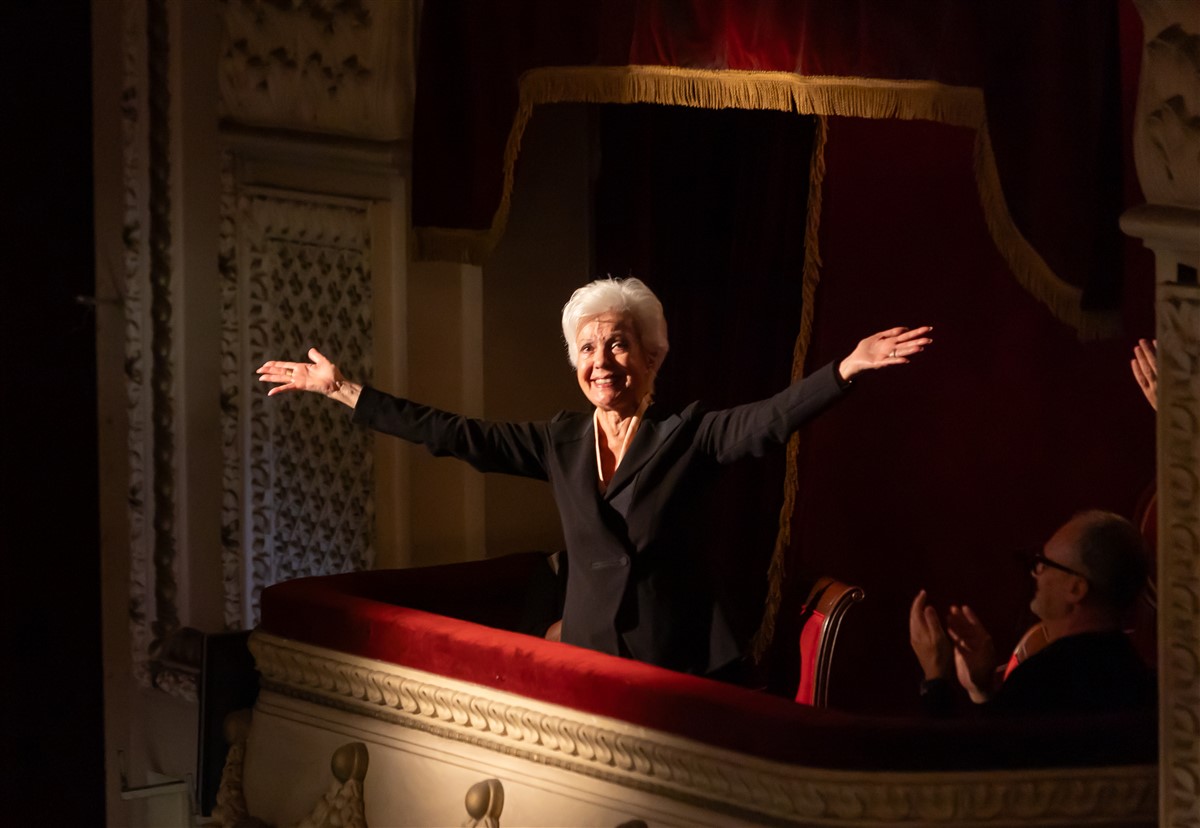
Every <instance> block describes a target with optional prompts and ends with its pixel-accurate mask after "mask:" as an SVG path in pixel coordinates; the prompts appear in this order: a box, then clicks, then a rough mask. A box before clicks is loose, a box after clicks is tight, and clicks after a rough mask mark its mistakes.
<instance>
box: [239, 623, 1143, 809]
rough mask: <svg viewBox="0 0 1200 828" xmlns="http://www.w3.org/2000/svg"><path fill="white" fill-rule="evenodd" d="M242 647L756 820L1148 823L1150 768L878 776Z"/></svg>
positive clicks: (571, 765)
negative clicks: (803, 763)
mask: <svg viewBox="0 0 1200 828" xmlns="http://www.w3.org/2000/svg"><path fill="white" fill-rule="evenodd" d="M250 647H251V650H252V652H253V653H254V656H255V660H256V662H257V664H258V669H259V671H260V673H261V674H262V678H263V687H264V689H267V690H271V691H274V692H278V693H282V694H285V695H292V696H296V697H299V698H304V699H308V700H310V701H315V702H317V703H319V704H324V705H328V706H331V707H335V708H340V709H345V710H350V711H352V712H356V713H360V714H363V715H367V716H372V717H374V718H378V719H381V720H384V721H387V722H392V723H396V724H399V725H402V726H404V727H411V728H416V729H419V730H423V731H426V732H429V733H433V734H437V735H441V736H445V737H447V738H449V739H453V740H456V741H460V742H467V743H470V744H473V745H478V746H482V747H484V748H487V749H491V750H497V751H501V752H503V753H505V754H508V755H516V756H520V757H523V758H526V759H529V760H531V761H534V762H538V763H541V764H545V765H554V766H558V767H562V768H566V769H569V770H572V771H575V772H578V773H582V774H584V775H587V776H591V777H595V778H600V779H604V780H607V781H611V782H615V783H616V784H620V785H623V786H627V787H630V788H635V789H638V790H644V791H649V792H652V793H656V794H660V795H664V796H667V797H671V798H674V799H679V800H682V801H685V802H689V803H693V804H697V805H700V806H701V807H705V808H711V809H717V810H725V811H728V812H730V813H739V814H742V815H743V816H746V817H748V818H751V819H762V818H764V817H765V818H767V819H768V820H769V821H777V820H788V821H791V820H799V821H804V822H806V823H807V822H808V821H814V822H819V823H820V824H838V823H842V824H849V823H857V824H897V825H900V824H911V825H920V824H933V823H938V824H945V825H967V824H970V825H987V824H1015V823H1018V822H1021V821H1023V820H1035V821H1041V822H1046V823H1049V822H1055V824H1069V823H1070V824H1083V823H1088V824H1092V823H1095V824H1112V825H1116V824H1150V823H1152V822H1153V818H1154V809H1155V802H1156V799H1155V798H1156V791H1157V776H1156V773H1155V769H1154V768H1153V767H1120V768H1090V769H1061V768H1060V769H1053V770H1046V771H1038V770H1026V771H996V772H989V773H968V772H964V773H953V772H949V773H937V774H919V773H880V774H864V773H862V772H853V771H832V770H825V769H815V768H802V767H796V766H793V765H786V764H778V763H771V762H768V761H766V760H762V759H756V758H753V757H749V756H743V755H741V754H737V753H733V752H731V751H727V750H721V749H717V748H706V747H705V746H703V745H699V744H697V743H695V742H690V741H687V740H683V739H678V738H675V737H671V736H667V735H666V734H660V735H659V736H658V737H655V736H654V734H652V733H648V732H647V731H646V729H645V728H642V727H638V726H634V725H625V724H624V723H621V722H616V721H611V722H604V721H597V719H596V718H595V717H593V716H588V715H584V714H580V715H579V716H578V717H577V718H576V717H574V716H572V715H571V712H570V711H569V710H566V709H563V708H550V706H546V707H545V708H542V707H541V705H540V703H538V702H536V701H533V700H530V699H523V698H521V697H519V696H512V695H510V694H507V693H503V692H500V691H494V690H490V689H487V688H483V687H473V688H472V689H470V690H468V689H464V687H462V686H451V685H453V684H454V683H453V682H452V681H450V680H445V679H442V678H441V677H439V676H434V675H430V674H427V673H420V672H418V671H415V670H409V669H406V668H404V667H400V666H397V665H389V664H384V663H382V662H375V661H368V660H366V659H361V658H357V657H354V656H349V655H345V654H340V653H336V652H334V651H331V650H323V649H318V648H315V647H310V646H308V645H304V644H298V643H296V642H292V641H286V640H284V639H281V638H277V637H274V636H271V635H269V634H266V633H262V632H256V633H254V634H253V635H252V636H251V639H250Z"/></svg>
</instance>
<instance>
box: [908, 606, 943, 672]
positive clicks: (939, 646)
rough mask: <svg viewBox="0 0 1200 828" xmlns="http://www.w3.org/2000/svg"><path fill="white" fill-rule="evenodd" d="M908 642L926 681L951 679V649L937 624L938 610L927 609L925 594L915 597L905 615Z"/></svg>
mask: <svg viewBox="0 0 1200 828" xmlns="http://www.w3.org/2000/svg"><path fill="white" fill-rule="evenodd" d="M908 641H909V644H911V645H912V648H913V652H914V653H915V654H916V656H917V661H919V662H920V663H921V670H922V671H924V673H925V680H926V681H929V680H930V679H946V678H949V677H950V674H951V671H952V663H953V655H952V651H953V647H952V645H951V643H950V639H949V638H947V637H946V631H945V630H943V629H942V622H941V621H939V620H938V616H937V610H935V609H934V608H933V607H931V606H929V599H928V597H927V596H926V594H925V590H921V591H920V592H918V593H917V597H916V598H914V599H913V602H912V608H911V609H910V610H909V611H908Z"/></svg>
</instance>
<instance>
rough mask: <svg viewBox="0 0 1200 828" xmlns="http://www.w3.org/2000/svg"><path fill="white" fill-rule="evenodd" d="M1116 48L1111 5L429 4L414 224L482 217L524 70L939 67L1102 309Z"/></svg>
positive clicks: (1032, 225) (1116, 167)
mask: <svg viewBox="0 0 1200 828" xmlns="http://www.w3.org/2000/svg"><path fill="white" fill-rule="evenodd" d="M1118 59H1119V49H1118V9H1117V4H1116V3H1115V2H1100V3H1097V2H1092V1H1091V0H1053V2H1042V0H978V1H977V2H967V0H837V1H836V2H833V0H755V2H746V0H591V2H587V1H586V0H578V1H577V2H569V3H563V2H559V1H558V0H505V1H504V2H498V1H497V0H427V2H426V3H425V4H424V7H423V11H422V21H421V41H420V51H419V64H418V74H417V78H418V85H417V95H416V117H415V124H414V138H413V144H414V145H413V219H414V224H415V225H416V226H417V227H418V228H443V229H458V230H473V231H477V232H484V231H486V230H488V229H489V228H491V227H492V223H493V219H494V218H495V217H496V214H497V210H498V209H499V206H500V204H501V201H502V199H503V197H504V181H503V175H504V172H503V171H504V161H505V147H506V144H507V142H508V141H509V139H510V131H511V129H512V127H513V124H514V116H515V113H516V112H517V109H518V106H519V80H520V77H521V75H522V73H524V72H526V71H527V70H531V69H535V68H539V67H564V66H574V67H614V66H628V65H641V66H670V67H681V68H691V69H706V70H761V71H775V72H789V73H796V74H797V75H800V76H805V77H812V76H838V77H849V78H863V79H894V80H927V81H937V82H939V83H942V84H947V85H951V86H959V87H976V88H979V89H982V90H983V93H984V101H985V104H986V109H987V119H988V129H989V131H990V134H991V136H992V141H993V143H994V148H995V154H996V162H997V166H998V169H999V174H1000V177H1001V182H1002V185H1003V190H1004V196H1005V199H1006V201H1007V205H1008V209H1009V212H1010V213H1011V215H1012V217H1013V220H1014V221H1015V223H1016V226H1017V227H1018V229H1019V230H1020V232H1021V233H1022V235H1024V236H1025V238H1026V239H1028V240H1029V241H1030V242H1031V243H1032V244H1033V245H1034V246H1035V248H1036V249H1037V250H1038V252H1039V253H1041V255H1042V256H1043V257H1044V258H1045V260H1046V262H1047V264H1049V265H1050V267H1051V268H1052V269H1053V270H1054V272H1055V273H1057V275H1058V276H1059V277H1060V278H1062V279H1064V280H1065V281H1067V282H1068V283H1070V284H1073V285H1076V286H1078V287H1081V288H1083V289H1084V299H1083V301H1084V303H1085V305H1086V306H1088V307H1092V308H1113V307H1116V306H1117V304H1118V302H1119V298H1120V276H1119V274H1120V268H1119V266H1118V263H1119V259H1120V243H1121V241H1120V239H1121V236H1120V233H1119V228H1118V226H1117V217H1118V216H1119V213H1120V209H1121V180H1122V179H1121V163H1120V161H1121V159H1120V146H1119V143H1118V140H1119V135H1120V127H1119V123H1120V121H1119V118H1120V111H1119V106H1118V104H1119V101H1120V89H1119V83H1120V76H1119V71H1118ZM518 138H519V136H518ZM970 168H971V167H970V164H969V163H968V166H967V169H968V170H969V169H970Z"/></svg>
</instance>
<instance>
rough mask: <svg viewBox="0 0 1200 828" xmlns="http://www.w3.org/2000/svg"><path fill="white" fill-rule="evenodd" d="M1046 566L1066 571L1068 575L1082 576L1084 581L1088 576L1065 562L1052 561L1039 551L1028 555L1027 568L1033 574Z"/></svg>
mask: <svg viewBox="0 0 1200 828" xmlns="http://www.w3.org/2000/svg"><path fill="white" fill-rule="evenodd" d="M1046 567H1050V568H1051V569H1057V570H1059V571H1060V572H1066V573H1067V574H1068V575H1074V576H1076V577H1078V578H1083V580H1085V581H1086V580H1088V576H1087V575H1084V574H1083V573H1082V572H1080V571H1079V570H1078V569H1071V567H1069V566H1066V565H1065V564H1060V563H1059V562H1058V561H1052V560H1050V559H1049V558H1047V557H1046V556H1045V555H1043V554H1042V553H1041V552H1035V553H1034V554H1033V555H1031V556H1030V558H1029V569H1030V571H1031V572H1033V574H1034V575H1040V574H1041V573H1042V570H1044V569H1045V568H1046Z"/></svg>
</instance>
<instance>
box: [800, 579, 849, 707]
mask: <svg viewBox="0 0 1200 828" xmlns="http://www.w3.org/2000/svg"><path fill="white" fill-rule="evenodd" d="M862 599H863V591H862V590H861V589H860V588H858V587H856V586H850V585H849V584H843V583H842V582H841V581H838V580H835V579H833V578H818V579H817V581H816V583H814V584H813V586H812V589H810V590H809V592H808V597H807V598H805V600H804V606H803V607H802V608H801V610H800V612H801V615H802V616H803V617H804V626H803V627H801V629H800V684H799V686H798V687H797V688H796V701H797V702H798V703H800V704H812V705H816V706H818V707H825V706H826V705H827V704H828V703H829V675H830V672H831V668H832V666H833V648H834V645H835V644H837V636H838V629H839V628H840V627H841V625H842V619H843V618H844V617H845V615H846V611H847V610H848V609H850V607H852V606H854V605H855V604H856V603H858V602H859V601H861V600H862Z"/></svg>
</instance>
